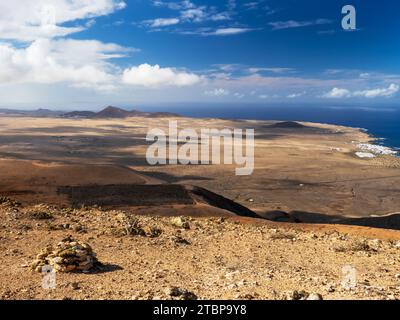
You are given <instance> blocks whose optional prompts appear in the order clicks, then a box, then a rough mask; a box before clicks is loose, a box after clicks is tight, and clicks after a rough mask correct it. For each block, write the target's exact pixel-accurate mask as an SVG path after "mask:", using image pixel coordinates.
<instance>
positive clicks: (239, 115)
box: [150, 104, 400, 150]
mask: <svg viewBox="0 0 400 320" xmlns="http://www.w3.org/2000/svg"><path fill="white" fill-rule="evenodd" d="M150 109H153V110H158V111H160V107H159V106H158V107H155V106H154V107H150ZM161 109H163V110H162V111H169V112H175V113H179V114H181V115H185V116H191V117H201V118H203V117H205V118H211V117H212V118H214V117H216V118H226V119H252V120H282V121H310V122H319V123H327V124H337V125H343V126H350V127H357V128H363V129H366V130H367V131H368V132H369V133H370V134H371V135H372V136H374V137H376V138H379V140H377V142H376V144H382V145H385V146H388V147H391V148H394V149H397V150H400V107H373V108H371V107H349V106H345V107H337V106H336V107H335V106H329V107H321V106H308V107H300V106H262V105H245V104H243V105H239V104H238V105H221V104H218V105H190V106H188V105H178V106H177V105H175V106H168V107H163V108H161Z"/></svg>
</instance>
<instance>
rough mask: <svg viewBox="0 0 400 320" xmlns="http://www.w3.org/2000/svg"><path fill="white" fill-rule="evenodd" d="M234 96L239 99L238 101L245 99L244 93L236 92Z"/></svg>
mask: <svg viewBox="0 0 400 320" xmlns="http://www.w3.org/2000/svg"><path fill="white" fill-rule="evenodd" d="M233 96H234V97H236V98H238V99H243V98H244V97H245V95H244V94H243V93H239V92H235V93H234V94H233Z"/></svg>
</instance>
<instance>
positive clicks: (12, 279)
mask: <svg viewBox="0 0 400 320" xmlns="http://www.w3.org/2000/svg"><path fill="white" fill-rule="evenodd" d="M168 120H171V119H166V118H158V119H151V118H140V117H136V118H128V119H113V120H104V119H103V120H83V119H81V120H78V119H57V118H27V117H26V118H23V117H21V118H10V117H8V118H7V117H0V158H1V160H0V176H1V180H0V200H1V201H0V215H1V218H0V252H1V253H2V255H1V259H0V265H1V267H0V297H1V298H2V299H187V298H195V297H197V298H199V299H306V298H307V297H308V298H320V297H321V296H322V298H323V299H397V298H400V269H399V263H400V259H399V250H400V242H399V241H400V231H396V230H394V229H400V218H399V215H398V214H397V213H398V212H399V209H398V208H399V206H400V198H399V197H398V194H399V191H400V190H399V188H400V174H399V168H400V162H399V159H397V158H395V157H392V156H379V157H377V158H375V159H370V160H367V159H360V158H357V157H356V156H355V152H356V151H357V143H360V142H368V141H370V140H371V138H370V137H369V136H368V135H367V134H366V133H364V132H362V131H360V130H357V129H352V128H345V127H338V126H328V125H322V124H310V123H304V124H303V126H304V127H303V126H279V125H278V126H276V125H275V122H255V121H226V120H219V119H187V118H178V119H175V120H178V122H179V126H180V128H187V127H189V128H194V129H198V130H200V129H201V128H202V127H208V128H219V129H221V128H254V129H255V132H256V154H255V171H254V173H253V175H251V176H236V175H235V168H236V166H234V165H210V166H200V165H191V166H157V167H150V166H149V165H148V164H147V163H146V160H145V152H146V149H147V147H148V145H149V143H148V142H146V141H145V136H146V133H147V131H148V129H151V128H162V129H164V130H167V127H168ZM190 186H197V187H201V188H205V189H201V188H198V189H196V188H197V187H190ZM193 188H194V189H193ZM196 190H197V191H196ZM199 190H204V191H201V192H199ZM82 205H83V207H82V208H81V206H82ZM240 214H241V216H240V217H239V216H238V215H240ZM177 216H178V217H179V216H183V218H180V219H178V222H177V220H176V219H177V218H176V217H177ZM246 216H247V218H246ZM255 216H257V217H259V218H254V217H255ZM249 217H253V218H249ZM262 217H264V218H267V219H270V220H274V221H275V222H274V221H270V220H266V219H261V218H262ZM277 221H281V222H279V223H278V222H277ZM300 222H302V223H300ZM132 226H134V227H132ZM68 235H71V236H72V237H73V238H74V239H76V240H78V241H83V242H87V243H88V244H90V245H91V246H92V248H93V250H94V251H95V252H96V253H97V256H98V259H99V261H100V262H101V263H103V265H101V266H99V267H98V268H96V269H94V270H92V271H91V272H90V273H70V274H65V273H57V274H56V280H57V285H56V287H55V289H52V290H47V289H44V288H43V287H42V280H43V275H42V274H40V273H37V272H35V271H32V270H31V268H30V264H31V263H32V262H33V261H34V260H35V258H36V256H37V255H38V254H39V253H40V252H41V250H42V249H43V248H45V247H46V246H48V245H56V244H57V243H58V242H59V241H60V240H62V239H63V238H65V237H67V236H68Z"/></svg>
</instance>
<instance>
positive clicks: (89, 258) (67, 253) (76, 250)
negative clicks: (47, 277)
mask: <svg viewBox="0 0 400 320" xmlns="http://www.w3.org/2000/svg"><path fill="white" fill-rule="evenodd" d="M98 264H99V262H98V261H97V258H96V254H95V253H94V252H93V250H92V248H91V247H90V246H89V245H88V244H86V243H81V242H78V241H75V240H74V239H72V238H71V237H67V238H65V239H63V240H62V241H60V242H59V243H58V244H57V246H56V247H52V246H49V247H47V248H45V249H43V250H42V251H41V252H40V253H39V254H38V256H37V257H36V260H35V261H33V263H32V266H31V267H32V269H33V270H35V271H37V272H42V270H43V267H46V266H50V267H52V268H53V269H54V271H55V272H89V271H90V270H91V269H93V267H95V266H96V265H98Z"/></svg>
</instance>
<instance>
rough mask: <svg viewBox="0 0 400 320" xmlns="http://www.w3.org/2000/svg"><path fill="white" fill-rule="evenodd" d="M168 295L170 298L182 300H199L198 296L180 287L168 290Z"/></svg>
mask: <svg viewBox="0 0 400 320" xmlns="http://www.w3.org/2000/svg"><path fill="white" fill-rule="evenodd" d="M166 294H167V295H168V296H170V297H174V298H180V299H181V300H197V299H198V298H197V296H196V295H195V294H194V293H193V292H190V291H188V290H186V289H181V288H178V287H171V288H169V289H167V292H166Z"/></svg>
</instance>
